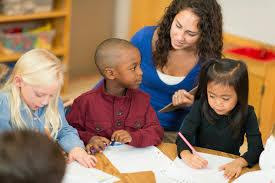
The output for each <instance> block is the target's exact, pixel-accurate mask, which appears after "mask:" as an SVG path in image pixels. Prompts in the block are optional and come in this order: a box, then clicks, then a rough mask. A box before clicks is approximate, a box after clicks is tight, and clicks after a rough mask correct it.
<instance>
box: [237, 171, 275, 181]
mask: <svg viewBox="0 0 275 183" xmlns="http://www.w3.org/2000/svg"><path fill="white" fill-rule="evenodd" d="M234 183H275V170H274V169H273V170H258V171H254V172H247V173H245V174H243V175H241V176H240V177H239V178H237V179H236V180H235V181H234Z"/></svg>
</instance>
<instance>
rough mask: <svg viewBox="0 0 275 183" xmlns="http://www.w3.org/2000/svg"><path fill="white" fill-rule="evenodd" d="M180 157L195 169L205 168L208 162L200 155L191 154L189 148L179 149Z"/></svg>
mask: <svg viewBox="0 0 275 183" xmlns="http://www.w3.org/2000/svg"><path fill="white" fill-rule="evenodd" d="M180 157H181V158H182V159H183V161H184V162H185V163H186V164H187V165H188V166H190V167H191V168H195V169H201V168H206V167H207V164H208V162H207V160H205V159H203V158H202V157H200V156H198V155H196V154H192V153H191V152H190V151H189V150H183V151H181V153H180Z"/></svg>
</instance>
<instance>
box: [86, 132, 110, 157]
mask: <svg viewBox="0 0 275 183" xmlns="http://www.w3.org/2000/svg"><path fill="white" fill-rule="evenodd" d="M109 144H110V140H109V139H107V138H105V137H101V136H93V137H92V138H91V139H90V140H89V143H88V144H87V145H86V151H87V152H88V154H95V153H97V152H103V151H104V150H105V148H106V147H107V146H108V145H109Z"/></svg>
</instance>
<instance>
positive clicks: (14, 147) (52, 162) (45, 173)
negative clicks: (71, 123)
mask: <svg viewBox="0 0 275 183" xmlns="http://www.w3.org/2000/svg"><path fill="white" fill-rule="evenodd" d="M65 166H66V163H65V159H64V156H63V154H62V152H61V150H60V148H59V146H58V145H57V144H56V143H55V142H53V141H52V140H50V139H49V138H48V137H47V136H46V135H43V134H40V133H38V132H34V131H27V130H24V131H10V132H2V133H0V180H1V183H61V181H62V178H63V176H64V172H65Z"/></svg>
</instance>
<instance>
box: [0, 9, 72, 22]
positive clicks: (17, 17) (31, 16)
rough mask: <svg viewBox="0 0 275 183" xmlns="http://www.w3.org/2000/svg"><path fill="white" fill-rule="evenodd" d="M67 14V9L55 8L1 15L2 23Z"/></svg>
mask: <svg viewBox="0 0 275 183" xmlns="http://www.w3.org/2000/svg"><path fill="white" fill-rule="evenodd" d="M67 14H68V11H65V10H53V11H51V12H43V13H33V14H26V15H13V16H7V15H0V23H4V22H18V21H28V20H36V19H47V18H57V17H65V16H66V15H67Z"/></svg>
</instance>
